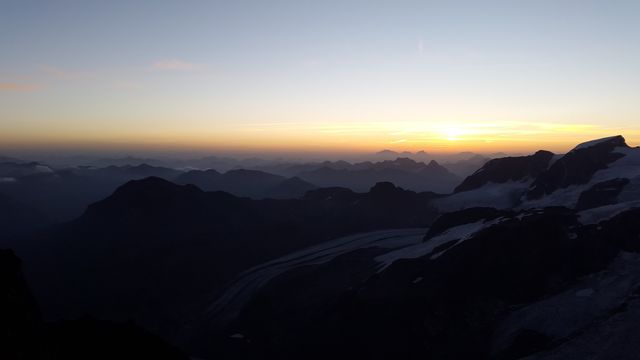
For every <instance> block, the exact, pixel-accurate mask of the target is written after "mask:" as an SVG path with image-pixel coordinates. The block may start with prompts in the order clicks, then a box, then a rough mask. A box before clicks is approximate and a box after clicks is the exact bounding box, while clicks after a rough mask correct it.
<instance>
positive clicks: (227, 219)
mask: <svg viewBox="0 0 640 360" xmlns="http://www.w3.org/2000/svg"><path fill="white" fill-rule="evenodd" d="M320 193H321V194H320ZM338 193H343V194H348V196H335V195H336V194H338ZM433 197H434V195H433V194H428V193H414V192H410V191H405V190H402V189H399V188H396V187H395V186H393V185H391V184H380V185H378V186H376V187H374V188H373V189H372V190H371V192H369V193H364V194H358V193H354V192H351V191H350V190H346V189H327V190H318V193H315V192H313V191H312V192H310V193H309V195H308V196H307V197H306V198H305V199H300V200H260V201H258V200H250V199H247V198H237V197H234V196H232V195H230V194H227V193H223V192H204V191H201V190H200V189H198V188H197V187H195V186H193V185H187V186H179V185H175V184H173V183H170V182H168V181H165V180H162V179H159V178H148V179H145V180H140V181H132V182H129V183H127V184H126V185H124V186H122V187H120V188H119V189H118V190H117V191H116V192H115V193H114V194H113V195H112V196H110V197H108V198H107V199H105V200H103V201H101V202H98V203H96V204H93V205H91V206H90V207H89V209H88V210H87V211H86V213H85V214H84V215H83V216H82V217H80V218H79V219H77V220H75V221H73V222H71V223H68V224H64V225H61V226H58V227H57V228H55V229H52V230H50V231H47V232H43V233H41V234H40V235H38V236H36V237H34V238H30V239H24V241H21V248H19V250H20V253H21V254H22V256H23V257H24V258H25V262H26V264H27V266H26V270H27V273H28V274H29V276H30V278H31V279H32V280H33V285H34V289H35V292H36V294H37V295H38V296H39V298H40V299H42V304H43V305H42V306H43V309H44V311H45V314H46V315H50V316H52V317H60V316H67V317H68V316H71V317H73V316H78V315H80V314H83V313H89V314H94V315H99V316H101V317H106V318H110V319H116V320H118V319H126V318H130V317H131V318H135V319H136V320H138V321H140V322H141V323H143V324H144V325H146V326H149V327H150V328H151V329H154V330H155V331H160V332H161V333H163V334H168V335H175V332H176V331H177V330H178V328H179V326H178V325H179V324H180V322H182V321H183V320H185V319H186V318H188V317H189V316H190V315H192V314H191V311H192V310H193V309H196V308H194V307H193V306H194V305H195V304H197V303H198V302H199V301H200V300H204V299H205V298H206V299H209V296H210V295H211V294H212V293H215V292H216V291H218V290H219V289H220V288H221V287H222V286H223V285H224V284H225V283H226V282H228V281H230V280H231V279H232V278H233V276H235V275H236V274H237V273H238V272H240V271H242V270H244V269H247V268H249V267H251V266H253V265H255V264H257V263H259V262H262V261H266V260H268V259H272V258H274V257H276V256H280V255H283V254H286V253H288V252H291V251H294V250H296V249H300V248H302V247H305V246H309V245H311V244H316V243H319V242H322V241H325V240H329V239H332V238H335V237H338V236H341V235H346V234H352V233H356V232H363V231H370V230H375V229H388V228H414V227H425V226H426V225H428V224H429V222H430V221H431V220H432V219H433V218H434V217H435V213H434V211H433V210H432V208H431V207H430V206H429V204H428V203H429V199H431V198H433Z"/></svg>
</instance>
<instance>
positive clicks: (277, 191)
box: [175, 169, 317, 199]
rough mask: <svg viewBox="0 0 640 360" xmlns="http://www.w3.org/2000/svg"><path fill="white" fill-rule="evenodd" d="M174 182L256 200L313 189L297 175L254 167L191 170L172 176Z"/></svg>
mask: <svg viewBox="0 0 640 360" xmlns="http://www.w3.org/2000/svg"><path fill="white" fill-rule="evenodd" d="M175 182H176V183H178V184H194V185H196V186H198V187H199V188H201V189H203V190H207V191H226V192H228V193H231V194H234V195H237V196H247V197H251V198H256V199H262V198H274V199H296V198H301V197H302V196H304V194H306V193H307V191H309V190H312V189H315V188H317V187H316V186H315V185H313V184H311V183H309V182H306V181H304V180H302V179H300V178H297V177H293V178H289V179H287V178H285V177H283V176H279V175H273V174H269V173H266V172H263V171H258V170H244V169H240V170H229V171H227V172H226V173H224V174H222V173H219V172H218V171H216V170H213V169H210V170H204V171H203V170H192V171H189V172H187V173H184V174H181V175H180V176H178V177H176V178H175Z"/></svg>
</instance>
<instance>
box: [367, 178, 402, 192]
mask: <svg viewBox="0 0 640 360" xmlns="http://www.w3.org/2000/svg"><path fill="white" fill-rule="evenodd" d="M397 191H403V190H402V188H399V187H397V186H395V185H393V183H391V182H388V181H381V182H379V183H376V184H375V185H374V186H373V187H372V188H371V190H370V191H369V192H370V193H371V194H376V195H377V194H389V193H394V192H397Z"/></svg>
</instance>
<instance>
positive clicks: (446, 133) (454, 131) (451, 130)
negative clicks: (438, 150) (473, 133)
mask: <svg viewBox="0 0 640 360" xmlns="http://www.w3.org/2000/svg"><path fill="white" fill-rule="evenodd" d="M462 133H463V132H462V129H461V128H459V127H455V126H448V127H445V128H444V129H442V137H444V138H445V139H447V140H449V141H457V140H460V136H461V135H462Z"/></svg>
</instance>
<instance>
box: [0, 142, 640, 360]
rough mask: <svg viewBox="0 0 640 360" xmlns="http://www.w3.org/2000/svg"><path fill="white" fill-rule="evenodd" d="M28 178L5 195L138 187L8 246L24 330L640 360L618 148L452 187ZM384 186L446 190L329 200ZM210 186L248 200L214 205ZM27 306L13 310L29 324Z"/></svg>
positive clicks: (485, 168) (392, 170)
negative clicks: (92, 183)
mask: <svg viewBox="0 0 640 360" xmlns="http://www.w3.org/2000/svg"><path fill="white" fill-rule="evenodd" d="M27 164H29V163H27ZM29 166H30V167H31V168H33V169H39V170H38V171H36V172H35V173H34V172H33V169H31V168H29V169H31V170H28V171H26V173H25V172H24V171H25V169H24V168H22V167H20V166H18V167H17V168H16V169H18V168H19V169H21V170H20V171H23V172H17V170H16V169H13V170H3V171H4V173H3V174H4V175H2V177H5V178H9V177H12V178H14V179H15V181H8V182H5V183H4V184H5V185H6V184H9V185H6V186H16V185H17V184H20V183H22V182H23V181H24V182H27V181H33V182H34V184H42V183H41V182H40V181H45V180H46V181H53V182H54V183H55V181H54V180H52V179H58V178H59V177H62V176H67V177H69V178H71V179H73V178H74V177H83V176H84V177H89V178H91V176H92V175H91V174H100V175H95V178H97V179H103V181H104V182H105V183H109V184H112V183H115V182H117V181H121V180H122V179H125V178H127V179H128V178H129V177H132V176H135V177H136V178H137V180H131V179H128V180H126V181H125V183H124V184H122V185H120V186H118V187H117V188H116V190H115V191H113V192H112V193H111V194H110V195H106V196H105V197H104V198H103V199H102V200H99V201H96V202H94V203H92V204H91V205H90V206H88V208H86V210H85V211H84V212H83V213H82V215H80V216H79V217H77V218H76V219H74V220H72V221H69V222H64V223H59V224H56V225H54V226H49V227H44V228H41V229H40V230H39V231H37V232H35V233H33V232H32V233H26V232H20V231H17V232H15V234H22V235H14V236H12V237H11V240H10V241H5V246H11V247H13V248H14V249H15V250H16V252H17V254H18V255H19V256H20V257H21V258H22V259H23V262H24V265H23V267H24V274H25V276H26V279H27V281H28V283H29V287H30V288H31V289H33V297H35V299H37V302H38V304H40V309H41V311H42V313H43V314H44V320H39V319H36V320H33V321H35V323H41V322H42V321H45V322H49V321H52V320H56V321H63V322H64V321H70V320H74V319H79V318H81V317H82V316H85V315H89V316H93V317H95V318H98V319H100V320H97V323H90V324H89V325H87V323H86V322H84V323H79V324H75V323H74V324H75V325H74V327H73V329H74V330H73V331H82V329H85V327H90V328H93V329H98V328H102V327H104V326H107V325H105V324H104V323H102V321H108V324H122V321H126V320H128V319H135V321H136V323H137V324H138V326H141V327H143V328H145V329H147V330H148V331H151V332H152V333H154V334H157V335H160V336H162V337H163V338H164V339H166V340H167V341H168V342H169V343H171V344H173V345H176V346H178V347H179V348H180V349H181V350H182V351H184V352H185V353H187V354H189V355H191V356H195V357H198V358H203V359H214V358H215V359H240V358H242V359H300V358H304V359H325V358H328V357H334V358H335V357H339V358H343V357H349V358H371V359H389V358H407V359H417V358H426V359H469V358H474V359H522V358H526V359H585V358H594V359H635V358H636V356H637V354H638V353H639V352H640V346H638V344H640V337H639V336H638V334H640V331H639V330H640V328H638V325H637V324H638V323H639V322H638V320H640V316H639V314H640V297H639V294H640V223H639V222H638V221H637V219H638V216H640V148H633V147H630V146H628V145H627V144H626V142H625V139H624V138H623V137H622V136H613V137H609V138H603V139H598V140H594V141H590V142H587V143H583V144H580V145H578V146H576V147H575V148H574V149H573V150H571V151H569V152H568V153H566V154H562V155H556V154H553V153H551V152H548V151H544V150H541V151H538V152H536V153H534V154H531V155H526V156H512V157H502V158H495V159H491V160H488V161H483V162H482V165H480V167H479V168H478V169H477V170H476V171H474V172H473V173H472V174H470V175H469V176H467V177H466V178H464V179H460V180H456V179H457V177H456V176H455V175H453V174H452V173H451V172H449V171H448V170H446V169H444V168H443V167H442V165H440V164H438V163H437V162H430V163H428V164H425V163H420V162H417V161H415V160H411V159H402V158H400V159H396V160H393V161H381V162H378V163H369V164H365V163H356V164H351V163H348V162H328V163H325V164H324V165H323V166H320V167H315V168H310V167H305V166H317V164H303V165H296V166H298V167H297V168H296V169H295V171H296V173H297V174H299V175H300V176H299V177H293V176H290V177H287V176H284V175H274V174H268V173H264V172H255V170H238V171H227V172H225V173H220V172H217V171H212V170H208V171H202V170H198V171H191V172H184V171H177V172H176V170H173V169H168V170H167V169H157V168H154V167H152V166H142V167H129V168H126V167H125V168H122V167H115V168H93V167H87V168H77V169H73V170H69V169H66V170H59V169H54V168H50V167H48V169H50V170H51V171H44V170H43V169H42V168H40V167H41V166H44V165H42V164H35V163H30V165H29ZM8 168H9V166H8V167H7V169H8ZM443 169H444V170H443ZM396 171H401V172H402V173H403V174H404V175H403V176H406V177H407V178H403V177H400V176H399V175H397V173H396ZM153 173H158V174H159V175H162V176H164V177H165V178H164V179H163V178H161V177H158V176H148V175H150V174H153ZM381 173H384V174H395V176H397V179H400V180H403V181H407V183H409V182H410V181H413V180H414V179H415V178H417V177H421V176H424V178H425V179H426V178H430V179H431V180H434V179H442V181H443V182H444V179H449V180H448V181H449V184H448V186H450V189H451V191H450V192H444V193H440V194H439V193H436V192H415V191H411V190H407V189H404V188H403V186H398V185H399V184H397V183H396V184H392V183H390V182H378V183H377V184H376V183H374V184H372V187H371V188H370V189H367V191H353V190H352V189H349V188H348V187H336V186H331V185H332V184H334V183H333V181H337V180H336V179H339V181H340V182H343V183H344V182H347V181H351V183H348V185H351V187H354V188H356V190H358V187H357V186H364V185H359V184H364V181H374V182H375V181H377V180H378V178H376V177H375V176H377V174H381ZM427 173H428V174H429V176H426V175H424V174H427ZM87 174H89V175H87ZM123 174H126V175H123ZM406 174H411V175H410V177H409V175H406ZM303 175H306V177H305V176H303ZM360 176H362V177H360ZM166 177H172V179H166ZM312 177H315V181H311V180H312ZM350 177H351V180H350ZM25 179H26V180H25ZM246 179H251V180H250V181H249V180H247V181H248V182H244V181H245V180H246ZM169 180H171V181H169ZM251 181H255V182H251ZM283 183H285V184H286V185H284V186H282V188H283V189H281V190H280V191H282V192H283V193H287V192H288V191H289V189H296V188H297V189H298V190H296V191H297V192H295V195H297V196H296V198H288V197H289V196H293V195H291V193H289V194H288V195H283V196H282V198H278V197H277V196H272V198H266V199H265V198H261V196H262V195H260V194H264V193H265V192H273V193H276V192H277V191H276V190H274V189H277V188H278V187H279V185H281V184H283ZM76 184H81V183H80V182H78V183H76ZM194 184H195V185H194ZM312 184H313V185H312ZM78 186H80V185H78ZM222 186H225V187H227V188H226V190H227V191H229V192H234V191H235V192H238V191H241V190H242V189H251V190H252V191H255V193H254V194H252V195H253V198H251V197H239V196H236V195H234V194H231V193H229V192H223V191H208V190H219V188H220V187H222ZM234 186H236V188H234ZM106 188H107V187H106V186H105V188H104V189H105V190H104V191H107V190H106ZM4 189H19V188H17V187H16V188H4ZM69 191H70V190H69ZM242 191H246V190H242ZM7 194H8V195H9V196H5V197H0V206H5V207H6V208H7V209H10V210H8V211H6V214H7V215H11V216H16V218H23V217H24V218H25V219H26V220H22V221H23V222H24V223H27V224H28V223H29V222H31V221H34V222H37V221H38V220H29V216H25V214H27V213H29V212H28V211H26V212H25V211H24V210H23V211H19V210H11V209H20V208H22V209H24V205H23V204H28V202H25V201H24V199H23V197H24V193H21V192H15V191H10V192H7ZM57 195H58V196H61V197H64V194H57ZM3 204H6V205H3ZM29 214H30V213H29ZM14 222H15V223H19V221H17V220H16V221H13V220H11V221H6V222H5V224H12V223H14ZM0 224H1V223H0ZM3 233H5V232H4V231H3ZM0 255H2V254H0ZM7 256H8V255H7ZM9 257H10V256H8V257H7V259H8V258H9ZM7 261H14V260H7ZM12 271H14V272H13V273H14V274H15V270H12ZM9 273H10V272H9ZM20 286H24V285H20ZM0 290H2V288H1V287H0ZM23 293H24V292H23ZM24 294H26V293H24ZM29 296H31V295H25V297H24V298H23V299H22V300H20V301H18V302H19V304H18V305H20V304H22V305H24V306H28V307H29V309H32V310H30V311H32V312H35V311H36V310H33V309H34V307H33V306H32V305H29V303H32V302H33V301H32V300H29ZM25 304H26V305H25ZM18 305H15V306H18ZM22 305H20V306H22ZM7 306H8V305H7ZM12 306H13V305H12ZM29 321H31V320H29ZM27 323H28V321H27V320H24V319H22V320H20V319H18V320H16V322H15V323H12V324H13V325H11V326H12V327H13V328H16V327H21V326H26V325H25V324H27ZM27 325H28V324H27ZM38 326H40V325H38ZM115 326H116V329H119V330H115V332H116V333H121V332H122V333H124V330H122V328H121V327H119V326H120V325H115ZM27 328H28V327H27ZM112 329H113V328H112ZM96 331H97V330H96ZM100 331H102V330H100ZM136 331H138V330H136ZM87 333H89V332H87ZM5 334H6V333H5ZM1 336H2V335H0V337H1ZM42 336H44V337H45V338H46V339H48V340H47V341H51V339H55V338H56V337H55V336H58V335H55V334H53V333H51V334H49V333H45V334H44V335H42ZM0 340H1V341H4V343H5V344H7V343H10V341H9V342H8V340H6V339H0ZM16 344H19V343H18V342H16ZM156 345H157V346H158V348H162V346H164V345H162V344H160V343H156ZM4 347H5V348H6V347H7V345H4ZM12 351H13V350H12ZM149 351H152V350H149ZM154 351H155V350H154Z"/></svg>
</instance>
